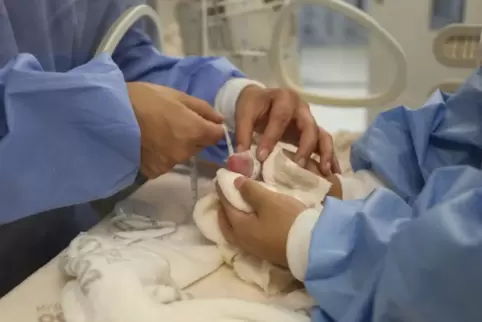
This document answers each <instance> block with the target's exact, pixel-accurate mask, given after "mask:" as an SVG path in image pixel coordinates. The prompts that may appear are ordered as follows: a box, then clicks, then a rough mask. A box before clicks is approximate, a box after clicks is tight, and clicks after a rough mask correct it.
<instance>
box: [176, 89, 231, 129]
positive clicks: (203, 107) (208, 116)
mask: <svg viewBox="0 0 482 322" xmlns="http://www.w3.org/2000/svg"><path fill="white" fill-rule="evenodd" d="M180 101H181V103H183V104H184V105H186V107H188V108H189V109H190V110H191V111H193V112H195V113H196V114H197V115H199V116H201V117H202V118H203V119H205V120H207V121H211V122H213V123H217V124H221V123H222V122H223V120H224V118H223V116H222V115H221V114H220V113H218V112H217V111H215V110H214V108H213V107H212V106H211V105H209V103H208V102H206V101H204V100H201V99H199V98H196V97H194V96H191V95H188V94H184V95H183V96H182V97H181V99H180Z"/></svg>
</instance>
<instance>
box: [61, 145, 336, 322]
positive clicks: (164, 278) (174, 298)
mask: <svg viewBox="0 0 482 322" xmlns="http://www.w3.org/2000/svg"><path fill="white" fill-rule="evenodd" d="M276 155H277V154H276ZM279 156H281V158H279ZM272 160H273V162H272V163H270V164H271V166H275V167H279V169H280V170H281V172H283V173H284V175H283V176H281V177H279V176H277V177H275V176H272V177H271V179H272V182H273V183H272V184H271V185H270V186H272V187H274V188H275V189H278V190H280V191H281V192H288V190H291V191H292V192H293V191H294V190H293V187H289V186H288V185H286V184H283V183H282V182H283V180H287V179H288V177H289V175H288V174H292V172H290V171H291V170H292V167H293V165H292V164H291V163H287V162H286V160H285V159H284V158H283V157H282V155H281V154H279V155H278V157H274V158H273V159H272ZM275 160H278V161H276V162H275ZM290 162H291V161H290ZM275 164H276V165H275ZM293 164H294V163H293ZM271 166H270V167H271ZM270 169H271V168H270ZM290 169H291V170H290ZM224 171H226V170H224ZM265 172H266V171H263V173H265ZM221 173H222V171H221ZM271 173H278V171H274V172H273V171H271ZM296 175H299V173H298V172H297V174H296ZM302 177H303V176H302ZM283 178H284V179H283ZM303 178H304V179H305V180H306V177H303ZM310 178H311V179H313V177H310ZM317 178H318V177H317ZM268 181H269V180H268ZM295 181H296V180H295ZM298 181H299V180H298ZM287 182H288V181H287ZM289 182H292V181H291V180H289ZM308 182H311V184H312V186H310V187H311V188H310V189H315V190H316V189H318V190H316V194H321V195H320V196H317V197H316V198H319V200H318V201H315V200H313V195H314V194H315V193H314V192H315V190H313V191H311V194H310V191H308V190H309V189H304V190H303V189H301V190H299V189H296V191H300V193H298V194H297V196H298V197H299V199H300V200H302V201H305V202H307V203H310V205H311V204H312V203H313V202H315V203H316V204H319V203H320V201H321V199H322V198H323V197H324V194H326V192H327V190H328V189H329V185H328V186H327V185H326V183H325V182H323V181H322V180H318V179H316V180H311V181H310V180H308ZM231 184H232V182H231ZM212 188H213V187H211V189H212ZM298 188H299V187H298ZM223 189H224V190H226V189H231V188H229V187H227V186H226V185H225V184H223ZM320 189H321V190H320ZM224 190H223V191H224ZM226 191H227V190H226ZM308 195H309V196H311V199H310V198H308V197H307V196H308ZM206 198H208V199H210V200H211V201H216V198H215V195H213V194H209V195H208V196H207V197H205V198H204V199H203V200H206ZM202 204H203V201H200V202H199V204H198V206H197V207H196V208H197V209H198V211H199V209H203V213H202V214H201V216H200V217H199V218H203V219H201V220H205V219H206V220H205V223H207V224H208V225H211V227H210V228H209V229H210V230H211V231H213V230H216V229H219V227H218V226H217V219H216V213H215V211H214V212H212V211H213V209H212V208H209V207H207V208H202V207H201V208H200V207H199V205H202ZM142 205H143V204H141V206H142ZM134 208H135V209H134ZM133 209H134V210H133ZM136 209H137V210H136ZM139 209H141V210H140V211H139ZM133 212H137V213H138V214H132V213H133ZM139 212H141V213H139ZM117 213H118V214H120V215H117V216H115V217H113V218H110V219H109V220H108V221H107V223H105V224H104V229H103V230H94V231H92V232H89V233H86V234H81V235H79V236H78V237H77V238H76V239H75V240H74V241H73V242H72V243H71V245H70V246H69V247H68V249H67V250H66V251H65V252H64V254H63V256H62V258H61V261H60V267H61V269H62V270H63V271H64V273H65V274H66V275H68V276H70V277H71V280H70V281H69V282H68V283H67V284H66V286H65V287H64V288H63V291H62V299H61V305H62V309H63V312H64V317H65V321H67V322H106V321H108V322H123V321H126V322H127V321H129V322H131V321H134V320H136V319H138V320H140V321H153V322H154V321H156V322H158V321H169V322H171V321H293V322H294V321H309V318H308V316H307V314H306V312H307V310H308V309H309V308H310V307H311V306H312V305H313V300H312V299H311V298H310V297H309V296H308V295H307V294H306V292H304V291H303V290H301V289H296V287H299V286H298V285H296V286H295V285H291V284H293V283H292V282H293V281H294V279H293V278H292V276H291V274H290V273H289V272H288V271H283V270H281V269H275V268H274V266H272V265H271V264H269V263H266V262H261V261H259V260H257V259H254V258H252V257H249V255H246V254H240V256H236V258H237V259H236V260H233V261H232V262H229V261H227V260H226V252H225V250H224V249H223V247H219V246H220V245H219V244H214V243H212V242H210V241H209V240H207V239H206V238H204V236H203V235H202V234H201V233H200V231H199V229H197V227H196V226H195V225H194V224H193V223H190V222H189V221H188V222H186V223H184V224H182V225H179V224H176V223H175V222H174V221H159V220H156V219H154V218H155V216H154V215H153V214H152V211H150V210H149V207H146V206H145V204H144V207H139V205H136V207H133V206H132V203H124V205H121V206H120V207H118V209H117ZM149 213H151V214H149ZM198 223H199V222H198ZM204 226H206V225H204ZM224 246H226V245H224ZM234 251H235V252H236V253H237V251H236V250H234ZM224 263H228V264H230V265H232V266H233V267H234V271H235V272H236V274H232V273H231V274H229V275H228V274H226V273H224V275H222V274H221V275H220V274H218V273H219V272H218V271H219V270H220V268H224ZM224 272H226V270H224ZM273 272H277V274H278V275H277V276H276V277H275V278H273ZM213 274H214V275H218V278H217V280H212V282H211V283H210V285H209V286H207V285H205V286H204V294H203V295H202V296H199V295H198V294H199V293H197V292H196V291H195V285H196V284H197V282H199V281H201V280H203V279H205V278H208V277H209V276H210V275H213ZM239 277H241V278H242V279H244V280H245V281H248V282H249V283H255V284H257V285H258V286H261V287H262V288H263V289H264V291H265V292H266V294H265V296H264V299H263V300H260V297H258V298H257V299H256V298H247V297H246V296H243V293H244V292H245V291H244V290H243V287H245V286H243V287H239V288H237V289H231V290H230V291H229V292H224V294H223V295H221V296H219V295H220V293H222V292H219V288H221V289H222V288H223V287H225V285H229V283H232V281H233V279H234V280H237V283H238V285H243V284H246V283H243V282H242V280H241V279H239ZM272 281H276V282H272ZM289 286H292V287H291V288H290V287H289ZM216 289H218V291H217V290H216ZM270 289H271V290H272V289H275V290H276V291H275V292H272V291H269V290H270ZM206 291H207V292H206ZM281 291H283V292H281ZM244 294H246V293H244Z"/></svg>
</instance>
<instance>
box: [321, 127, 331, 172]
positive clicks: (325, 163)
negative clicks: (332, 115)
mask: <svg viewBox="0 0 482 322" xmlns="http://www.w3.org/2000/svg"><path fill="white" fill-rule="evenodd" d="M318 153H319V155H320V171H321V173H322V174H323V175H324V176H328V175H330V174H331V166H332V160H333V155H334V149H333V139H332V137H331V135H330V134H329V133H328V132H326V131H325V130H324V129H322V128H319V129H318Z"/></svg>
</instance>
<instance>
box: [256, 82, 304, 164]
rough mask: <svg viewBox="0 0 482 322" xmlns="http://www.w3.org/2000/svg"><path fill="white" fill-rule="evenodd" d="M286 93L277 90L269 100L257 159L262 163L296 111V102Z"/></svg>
mask: <svg viewBox="0 0 482 322" xmlns="http://www.w3.org/2000/svg"><path fill="white" fill-rule="evenodd" d="M291 96H292V95H291V94H290V92H288V91H283V90H279V91H278V92H276V94H275V95H274V96H273V98H272V100H271V106H270V110H269V115H268V123H267V125H266V128H265V130H264V132H263V135H262V136H261V140H260V143H259V146H258V151H257V157H258V160H259V161H261V162H263V161H265V160H266V158H267V157H268V155H269V154H270V153H271V151H273V148H274V146H275V145H276V144H277V143H278V142H279V141H280V140H281V138H282V137H283V134H284V133H285V131H286V128H287V127H288V125H289V123H290V121H291V119H292V117H293V113H294V111H295V109H296V107H297V106H296V104H297V102H294V101H293V97H291Z"/></svg>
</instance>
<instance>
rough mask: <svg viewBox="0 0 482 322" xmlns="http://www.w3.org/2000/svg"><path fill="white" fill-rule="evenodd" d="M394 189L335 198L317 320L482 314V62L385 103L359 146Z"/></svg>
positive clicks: (310, 278)
mask: <svg viewBox="0 0 482 322" xmlns="http://www.w3.org/2000/svg"><path fill="white" fill-rule="evenodd" d="M351 159H352V160H351V161H352V165H353V167H354V169H355V170H359V169H367V170H370V171H373V173H375V174H376V175H377V176H378V177H379V178H380V179H382V181H384V183H385V184H386V186H387V188H388V189H385V188H381V189H378V190H375V191H374V192H373V193H372V194H371V195H369V196H368V197H367V198H366V199H364V200H354V201H341V200H336V199H331V198H328V199H327V201H326V203H325V207H324V210H323V212H322V214H321V216H320V219H319V220H318V222H317V224H316V226H315V228H314V230H313V234H312V240H311V245H310V254H309V261H308V268H307V272H306V277H305V284H306V287H307V289H308V291H309V292H310V293H311V295H313V296H314V298H315V299H316V302H317V303H318V305H319V306H318V307H317V308H316V309H315V310H314V312H313V318H314V320H315V321H319V322H321V321H337V322H338V321H343V322H362V321H363V322H368V321H373V322H392V321H420V322H454V321H458V322H459V321H460V322H462V321H464V322H468V321H473V322H480V321H482V307H481V305H480V299H482V273H481V269H482V171H481V163H482V69H479V70H477V71H476V72H475V73H474V74H473V75H472V76H471V77H470V78H469V79H468V80H467V81H466V83H465V84H464V85H463V86H462V87H461V88H460V89H459V90H458V91H457V92H456V93H455V94H454V95H452V96H448V95H445V94H443V93H440V92H436V93H435V94H433V96H432V97H431V98H430V99H429V100H428V102H427V103H426V104H425V105H424V106H423V107H422V108H420V109H417V110H410V109H407V108H406V107H398V108H395V109H393V110H390V111H387V112H384V113H382V114H381V115H380V116H379V117H378V118H377V119H376V121H375V122H374V123H373V124H372V125H371V126H370V127H369V129H368V130H367V132H366V133H365V134H364V135H363V136H362V138H361V139H360V140H359V141H357V142H356V143H355V144H354V145H353V147H352V157H351Z"/></svg>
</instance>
